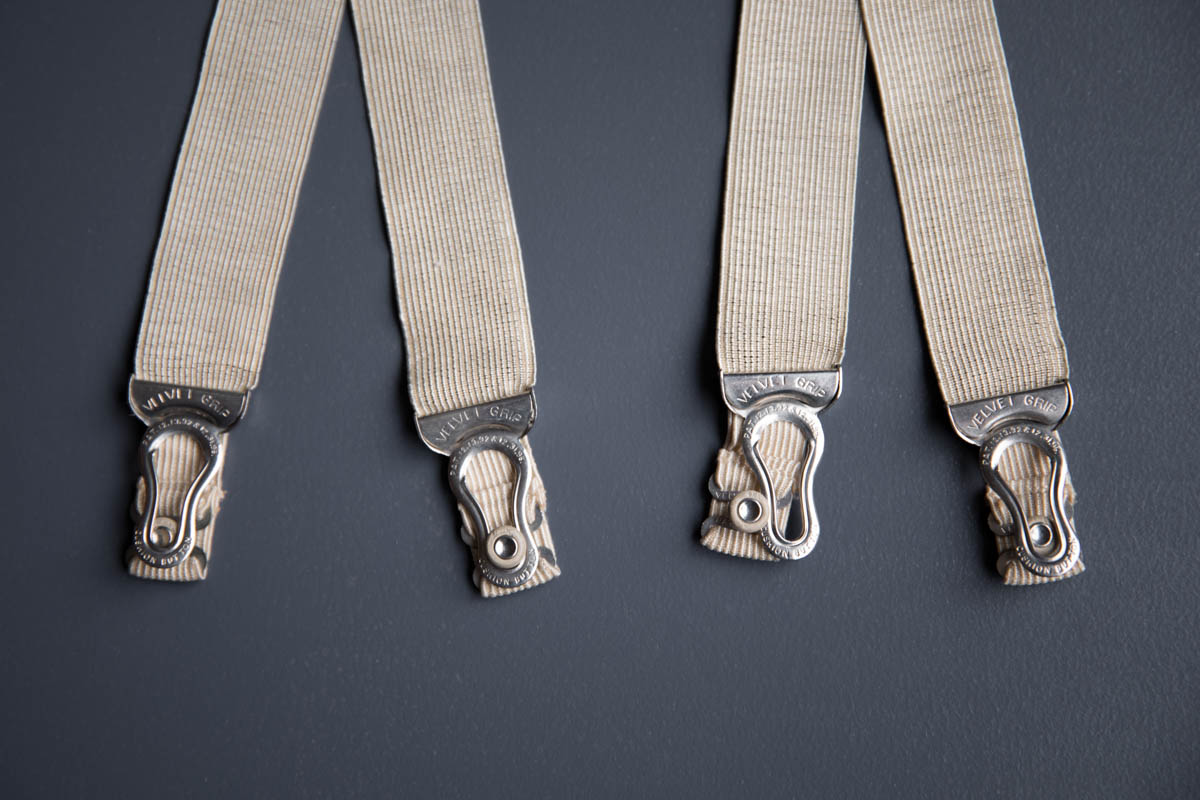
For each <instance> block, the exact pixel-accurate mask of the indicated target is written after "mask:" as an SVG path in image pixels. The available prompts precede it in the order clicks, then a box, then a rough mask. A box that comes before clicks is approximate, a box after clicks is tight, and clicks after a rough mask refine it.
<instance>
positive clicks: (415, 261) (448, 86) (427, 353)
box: [353, 0, 559, 596]
mask: <svg viewBox="0 0 1200 800" xmlns="http://www.w3.org/2000/svg"><path fill="white" fill-rule="evenodd" d="M353 10H354V20H355V24H356V26H357V30H358V39H359V49H360V52H361V55H362V67H363V82H364V85H365V87H366V93H367V105H368V108H369V109H370V114H371V129H372V133H373V135H374V141H375V158H376V162H377V164H378V167H379V183H380V191H381V194H382V197H383V207H384V212H385V216H386V217H387V222H388V232H389V234H390V237H391V247H392V256H393V260H394V262H395V273H396V291H397V295H398V298H399V306H400V319H401V322H402V324H403V325H404V331H405V338H406V341H407V348H408V370H409V388H410V392H411V394H412V401H413V405H414V407H415V409H416V412H417V414H418V415H419V416H425V415H428V414H435V413H440V412H444V411H451V410H454V409H458V408H464V407H467V406H472V405H477V404H480V403H484V402H492V401H495V400H499V399H502V398H505V397H511V396H514V395H517V394H520V393H522V392H527V391H529V390H530V389H532V387H533V384H534V378H535V367H534V349H533V329H532V326H531V324H530V320H529V302H528V299H527V297H526V293H525V277H524V272H523V269H522V262H521V250H520V245H519V242H518V239H517V229H516V221H515V217H514V214H513V208H512V201H511V198H510V195H509V189H508V181H507V177H506V175H505V170H504V158H503V154H502V152H501V149H500V131H499V125H498V124H497V121H496V113H495V109H494V107H493V102H492V89H491V82H490V79H489V76H488V66H487V56H486V53H485V50H484V40H483V27H482V24H481V21H480V17H479V7H478V3H477V2H476V0H406V1H405V2H398V1H397V0H354V3H353ZM525 445H526V449H527V450H528V442H525ZM529 455H530V461H531V463H532V454H529ZM511 475H512V473H511V466H510V465H508V463H507V461H506V460H505V458H504V456H502V455H501V454H499V453H495V452H488V453H483V454H481V455H479V456H476V457H475V459H474V460H473V461H472V462H471V465H470V467H469V468H468V471H467V475H466V480H467V484H468V485H469V486H470V487H471V489H472V490H473V491H474V492H476V494H477V496H479V497H480V499H481V502H482V505H483V506H484V512H485V515H486V516H487V517H488V522H489V524H490V525H496V524H512V520H508V519H507V516H508V514H509V512H508V511H507V507H506V498H507V494H508V492H511V490H512V480H511ZM530 497H531V500H530V502H531V506H535V508H531V510H530V516H529V518H530V519H531V520H533V519H536V518H540V519H541V520H542V522H541V525H540V527H539V528H538V530H537V531H535V533H534V536H535V539H539V540H540V542H541V544H542V546H543V547H544V548H546V550H547V552H548V554H549V557H547V558H543V559H542V566H541V567H540V568H539V570H538V572H537V573H535V575H534V577H533V578H531V579H530V580H529V581H528V582H526V583H525V584H523V585H522V586H521V588H523V589H524V588H530V587H532V586H536V585H538V584H539V583H542V582H544V581H546V580H549V579H550V578H553V577H554V576H555V575H557V574H559V572H558V567H557V565H556V563H555V561H554V558H553V545H552V544H551V541H550V533H549V527H548V525H547V524H546V523H545V516H544V511H545V489H544V487H543V486H542V483H541V478H540V476H539V475H538V474H537V470H536V468H535V469H534V481H533V486H532V488H531V492H530ZM489 498H490V499H489ZM465 519H466V514H465V513H464V520H465ZM464 525H466V526H467V528H468V530H469V529H470V523H469V522H464ZM475 533H478V532H474V531H472V535H474V534H475ZM480 589H481V591H482V592H483V593H484V594H485V595H487V596H494V595H498V594H507V593H509V592H510V591H512V590H503V589H500V588H499V587H496V586H493V585H491V584H490V583H488V582H487V581H486V580H483V581H482V585H481V586H480Z"/></svg>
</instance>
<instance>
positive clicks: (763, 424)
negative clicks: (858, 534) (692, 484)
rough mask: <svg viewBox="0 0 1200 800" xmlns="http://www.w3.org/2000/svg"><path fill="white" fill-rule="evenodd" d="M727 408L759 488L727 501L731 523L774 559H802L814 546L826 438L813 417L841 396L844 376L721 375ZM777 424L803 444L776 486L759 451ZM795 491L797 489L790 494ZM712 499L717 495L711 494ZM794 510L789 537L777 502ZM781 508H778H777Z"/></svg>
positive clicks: (835, 372) (833, 373) (827, 372)
mask: <svg viewBox="0 0 1200 800" xmlns="http://www.w3.org/2000/svg"><path fill="white" fill-rule="evenodd" d="M721 382H722V389H723V391H724V395H725V404H726V405H727V406H728V407H729V410H730V411H732V412H733V413H734V414H737V415H738V416H740V417H742V418H743V420H744V422H743V423H742V441H741V450H742V458H743V459H744V460H745V462H746V465H747V466H748V467H749V469H750V471H751V472H752V473H753V475H754V479H755V482H756V483H757V487H755V488H754V489H749V490H746V491H743V492H740V493H738V494H737V495H736V496H734V497H733V498H732V499H731V500H730V506H729V517H728V519H729V522H730V524H732V526H733V527H734V528H735V529H737V530H739V531H742V532H743V533H757V534H758V535H759V536H760V537H761V539H762V542H763V545H764V546H765V547H766V548H767V550H768V551H770V552H771V553H772V554H773V555H775V556H776V557H778V558H780V559H784V560H787V561H794V560H796V559H800V558H804V557H805V556H807V555H808V554H809V553H811V552H812V550H813V548H814V547H816V544H817V539H818V537H819V536H820V523H819V522H818V519H817V511H816V507H815V505H814V503H813V478H814V476H815V474H816V470H817V466H818V465H819V464H820V461H821V455H822V454H823V453H824V451H825V434H824V431H823V429H822V427H821V422H820V420H819V419H818V418H817V414H818V412H820V411H823V410H824V409H826V408H828V407H829V405H830V404H831V403H832V402H833V401H834V400H836V399H837V397H838V395H839V394H840V393H841V387H842V371H841V370H840V369H836V370H822V371H819V372H775V373H755V374H741V375H722V376H721ZM776 422H786V423H790V424H792V425H795V426H796V427H797V428H798V429H799V430H800V432H801V435H802V436H803V437H804V440H805V450H804V453H803V455H802V456H801V459H800V465H799V467H798V468H797V471H796V474H795V475H794V476H792V477H791V480H790V482H789V483H788V485H787V486H780V487H777V486H776V485H775V483H774V481H773V480H772V478H771V473H770V471H769V470H768V469H767V466H766V464H765V463H764V461H763V459H762V455H761V453H760V452H759V449H758V443H759V441H760V440H761V438H762V436H763V433H764V431H766V429H767V428H768V427H770V426H771V425H773V424H774V423H776ZM793 486H794V487H795V490H794V494H793ZM714 496H716V495H715V494H714ZM781 497H785V498H790V500H792V501H794V505H798V507H799V508H798V512H797V514H796V515H795V516H798V517H799V520H798V521H797V522H795V523H793V524H796V525H799V528H800V530H799V534H798V535H796V536H793V537H789V536H788V535H787V532H786V525H785V524H783V523H781V521H780V516H781V515H780V512H781V511H783V510H784V508H786V507H787V504H786V503H781V500H780V498H781ZM781 505H782V506H783V507H782V508H781V507H780V506H781Z"/></svg>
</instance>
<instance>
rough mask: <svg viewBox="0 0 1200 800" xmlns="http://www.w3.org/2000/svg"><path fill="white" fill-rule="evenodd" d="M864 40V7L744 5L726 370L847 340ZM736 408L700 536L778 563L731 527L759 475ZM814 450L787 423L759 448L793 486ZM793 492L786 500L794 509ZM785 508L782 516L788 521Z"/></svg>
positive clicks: (731, 193) (763, 1) (765, 364)
mask: <svg viewBox="0 0 1200 800" xmlns="http://www.w3.org/2000/svg"><path fill="white" fill-rule="evenodd" d="M865 54H866V41H865V39H864V38H863V32H862V22H861V20H860V19H859V12H858V4H857V0H804V1H802V0H746V1H745V2H744V3H743V5H742V19H741V31H740V35H739V40H738V56H737V74H736V77H735V81H734V90H733V107H732V112H731V115H730V123H729V152H728V157H727V158H728V160H727V164H726V177H725V214H724V230H723V234H722V249H721V290H720V301H719V309H718V312H717V361H718V363H719V364H720V366H721V370H722V371H723V372H725V373H761V372H805V371H816V370H829V369H836V368H837V367H838V366H839V365H840V364H841V362H842V355H843V353H844V351H845V342H846V315H847V305H848V298H849V292H850V247H851V239H852V232H853V221H854V188H855V177H856V173H857V166H858V134H859V124H860V121H861V114H862V92H863V76H864V62H865ZM741 430H742V420H741V418H740V417H737V416H736V415H733V414H731V415H730V418H729V434H728V436H727V437H726V441H725V445H724V447H723V448H722V449H721V451H720V452H719V453H718V456H717V468H716V471H715V472H714V474H713V483H712V485H711V486H710V489H711V490H712V503H711V506H710V511H709V517H708V519H707V520H706V521H705V523H704V527H703V532H702V535H701V542H702V543H703V544H704V545H705V546H706V547H709V548H711V549H713V550H717V551H719V552H723V553H728V554H730V555H738V556H743V557H748V558H757V559H763V560H774V559H775V556H774V555H772V554H771V553H770V551H768V550H767V549H766V547H764V546H763V544H762V540H761V538H760V537H759V536H758V535H757V534H750V533H744V532H741V531H738V530H736V529H735V528H734V527H732V523H731V522H730V518H729V513H730V510H729V501H730V500H731V499H732V498H733V495H734V494H735V493H736V492H738V491H740V490H742V489H751V488H755V479H754V477H753V475H752V473H751V471H750V467H749V466H748V465H747V463H746V460H745V458H744V457H743V455H742V451H741V448H740V439H739V437H740V433H741ZM804 447H805V442H804V439H803V437H802V436H800V435H799V433H798V431H797V430H796V429H795V428H794V427H792V426H791V425H788V424H786V423H781V424H776V425H773V426H771V427H770V428H769V429H768V430H767V431H766V433H765V434H764V436H763V439H762V441H761V442H760V445H759V449H760V450H761V451H762V453H763V455H764V458H765V460H766V464H767V468H768V470H769V471H770V473H771V475H772V480H773V481H775V485H776V486H781V487H791V484H792V482H793V480H794V476H795V473H796V467H797V466H798V464H799V462H800V459H801V457H802V456H803V454H804ZM790 497H791V495H790V493H788V494H787V495H786V497H785V498H784V499H785V500H788V501H790ZM789 505H790V503H783V504H782V505H781V508H780V509H779V510H778V515H779V519H780V522H781V524H782V523H784V522H785V521H786V519H787V515H788V507H789Z"/></svg>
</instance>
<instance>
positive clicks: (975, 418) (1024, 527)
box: [949, 382, 1079, 578]
mask: <svg viewBox="0 0 1200 800" xmlns="http://www.w3.org/2000/svg"><path fill="white" fill-rule="evenodd" d="M949 410H950V421H951V423H952V424H953V425H954V430H955V431H956V432H957V433H958V435H959V436H960V437H962V438H963V439H965V440H966V441H968V442H970V443H971V444H975V445H978V446H979V448H980V450H979V469H980V472H981V473H982V474H983V480H984V483H986V484H987V486H988V487H989V488H990V489H991V490H992V491H993V492H995V493H996V496H997V497H999V498H1000V501H1001V502H1002V503H1003V504H1004V507H1005V508H1006V509H1007V510H1008V515H1009V518H1010V522H1009V523H1008V524H1007V525H1005V526H1004V527H1003V529H1002V530H1001V533H1002V534H1003V535H1005V536H1011V537H1013V540H1014V542H1015V548H1014V550H1015V553H1016V557H1017V559H1018V560H1019V561H1020V562H1021V564H1022V566H1024V567H1025V569H1027V570H1028V571H1029V572H1031V573H1033V574H1034V575H1039V576H1041V577H1050V578H1054V577H1061V576H1063V575H1065V574H1067V573H1068V572H1070V571H1071V570H1072V569H1073V568H1074V567H1075V565H1076V563H1078V561H1079V539H1078V538H1077V537H1076V536H1075V525H1074V521H1073V520H1072V519H1071V510H1070V508H1069V507H1068V504H1067V498H1066V485H1067V457H1066V454H1065V453H1064V452H1063V448H1062V443H1061V442H1060V441H1059V440H1058V437H1057V436H1055V435H1054V430H1055V429H1056V428H1057V427H1058V426H1059V425H1060V424H1062V421H1063V420H1065V419H1066V418H1067V415H1068V414H1070V412H1071V386H1070V384H1068V383H1065V382H1064V383H1060V384H1055V385H1053V386H1048V387H1045V388H1042V389H1034V390H1031V391H1028V392H1018V393H1016V394H1011V395H1002V396H999V397H991V398H988V399H986V400H979V401H974V402H970V403H961V404H958V405H954V406H950V408H949ZM1015 445H1030V446H1032V447H1034V448H1036V449H1037V450H1038V451H1040V452H1041V453H1042V454H1043V455H1045V456H1046V458H1048V459H1049V461H1050V484H1049V486H1047V487H1046V496H1045V498H1044V501H1045V502H1044V503H1043V505H1044V507H1045V508H1046V510H1047V514H1046V516H1044V517H1037V518H1034V517H1031V515H1030V514H1029V513H1028V512H1027V510H1026V509H1025V507H1024V505H1023V504H1022V503H1021V501H1020V500H1019V499H1018V498H1017V495H1016V493H1015V492H1014V491H1013V489H1012V487H1011V486H1010V485H1009V483H1008V481H1006V480H1005V479H1004V476H1003V475H1001V474H1000V470H999V465H1000V459H1001V457H1002V456H1003V455H1004V453H1005V452H1006V451H1007V450H1008V449H1009V448H1010V447H1013V446H1015Z"/></svg>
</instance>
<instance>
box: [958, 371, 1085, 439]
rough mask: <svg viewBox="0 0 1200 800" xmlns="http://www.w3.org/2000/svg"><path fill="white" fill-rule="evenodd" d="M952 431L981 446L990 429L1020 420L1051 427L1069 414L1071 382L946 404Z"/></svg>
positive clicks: (1049, 428)
mask: <svg viewBox="0 0 1200 800" xmlns="http://www.w3.org/2000/svg"><path fill="white" fill-rule="evenodd" d="M947 410H948V411H949V412H950V423H951V424H952V425H953V426H954V432H955V433H957V434H958V435H959V436H960V437H961V438H962V439H964V440H965V441H967V442H970V443H971V444H974V445H983V443H984V441H985V440H986V439H987V438H988V436H989V435H990V434H991V432H992V431H994V430H996V428H998V427H999V426H1001V425H1004V424H1005V423H1008V422H1012V421H1014V420H1022V421H1025V422H1032V423H1034V424H1036V425H1040V426H1041V427H1043V428H1045V429H1046V430H1051V431H1052V430H1054V429H1055V428H1057V427H1058V426H1059V425H1061V424H1062V422H1063V420H1065V419H1066V418H1067V415H1068V414H1070V413H1071V384H1069V383H1056V384H1054V385H1053V386H1046V387H1044V388H1042V389H1031V390H1030V391H1028V392H1016V393H1014V394H1006V395H1001V396H999V397H989V398H987V399H986V400H975V401H973V402H970V403H959V404H958V405H956V406H948V407H947Z"/></svg>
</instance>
